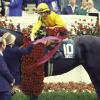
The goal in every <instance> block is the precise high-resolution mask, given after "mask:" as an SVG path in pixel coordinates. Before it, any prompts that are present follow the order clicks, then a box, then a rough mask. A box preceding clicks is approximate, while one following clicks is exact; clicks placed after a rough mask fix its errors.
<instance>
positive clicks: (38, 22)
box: [30, 20, 42, 41]
mask: <svg viewBox="0 0 100 100" xmlns="http://www.w3.org/2000/svg"><path fill="white" fill-rule="evenodd" d="M41 25H42V22H41V20H38V21H37V22H36V24H35V25H33V28H32V33H31V34H30V38H31V41H33V40H34V38H35V33H36V32H37V31H38V30H39V29H40V27H41Z"/></svg>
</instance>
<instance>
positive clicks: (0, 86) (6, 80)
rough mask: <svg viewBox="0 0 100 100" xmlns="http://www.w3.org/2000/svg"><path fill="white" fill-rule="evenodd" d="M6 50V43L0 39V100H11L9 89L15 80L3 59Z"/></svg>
mask: <svg viewBox="0 0 100 100" xmlns="http://www.w3.org/2000/svg"><path fill="white" fill-rule="evenodd" d="M5 48H6V41H5V39H3V38H2V37H0V100H11V92H10V91H11V87H12V86H13V85H14V82H15V79H14V77H13V76H12V74H11V73H10V71H9V69H8V66H7V64H6V62H5V60H4V57H3V51H4V50H5Z"/></svg>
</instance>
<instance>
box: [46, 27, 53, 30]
mask: <svg viewBox="0 0 100 100" xmlns="http://www.w3.org/2000/svg"><path fill="white" fill-rule="evenodd" d="M46 29H47V30H48V29H49V30H54V29H55V27H46Z"/></svg>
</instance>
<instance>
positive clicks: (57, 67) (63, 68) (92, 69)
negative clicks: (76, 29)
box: [44, 35, 100, 100]
mask: <svg viewBox="0 0 100 100" xmlns="http://www.w3.org/2000/svg"><path fill="white" fill-rule="evenodd" d="M66 42H68V40H66ZM64 45H65V46H66V49H67V52H69V54H73V57H69V56H67V57H66V55H65V56H63V57H58V58H56V59H53V60H52V61H51V63H50V62H49V64H48V63H46V64H45V67H44V73H45V77H48V76H55V75H60V74H63V73H66V72H68V71H70V70H72V69H73V68H75V67H77V66H78V65H82V66H83V67H84V69H85V70H86V71H87V73H88V75H89V77H90V79H91V81H92V83H93V85H94V88H95V91H96V93H97V97H98V100H100V38H99V37H96V36H88V35H86V36H77V37H75V38H74V39H73V44H72V43H70V42H69V43H65V44H63V46H64ZM68 46H69V47H70V46H72V47H70V49H72V50H70V51H69V50H68ZM60 51H61V50H60ZM64 52H65V51H63V54H65V53H64Z"/></svg>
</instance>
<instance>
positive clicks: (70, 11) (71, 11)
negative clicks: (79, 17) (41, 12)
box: [62, 0, 78, 14]
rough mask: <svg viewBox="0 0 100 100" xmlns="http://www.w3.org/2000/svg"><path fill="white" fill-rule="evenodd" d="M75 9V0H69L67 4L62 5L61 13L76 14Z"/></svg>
mask: <svg viewBox="0 0 100 100" xmlns="http://www.w3.org/2000/svg"><path fill="white" fill-rule="evenodd" d="M77 9H78V6H77V5H76V0H69V4H68V5H65V6H64V7H63V10H62V14H76V12H77Z"/></svg>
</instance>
